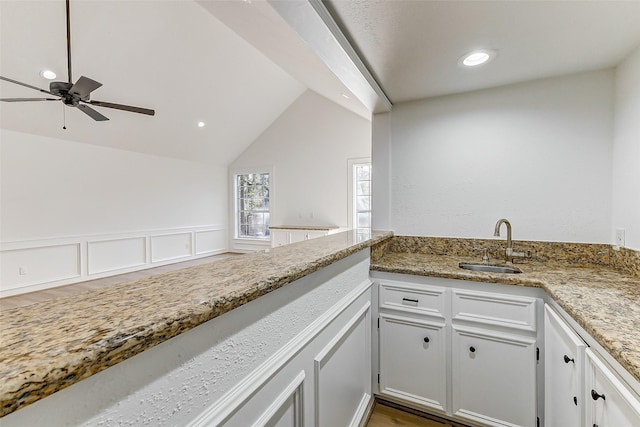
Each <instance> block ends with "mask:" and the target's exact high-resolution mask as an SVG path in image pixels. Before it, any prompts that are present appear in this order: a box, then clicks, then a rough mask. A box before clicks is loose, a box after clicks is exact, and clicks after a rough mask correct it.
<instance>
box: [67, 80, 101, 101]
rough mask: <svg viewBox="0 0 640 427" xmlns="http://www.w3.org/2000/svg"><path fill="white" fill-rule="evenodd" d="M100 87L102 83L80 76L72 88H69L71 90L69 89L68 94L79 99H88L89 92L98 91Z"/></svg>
mask: <svg viewBox="0 0 640 427" xmlns="http://www.w3.org/2000/svg"><path fill="white" fill-rule="evenodd" d="M100 86H102V83H99V82H97V81H95V80H91V79H90V78H88V77H85V76H80V78H79V79H78V81H77V82H76V83H75V84H74V85H73V86H71V89H69V93H70V94H72V95H77V96H79V97H80V98H81V99H85V98H88V97H89V94H90V93H91V92H93V91H94V90H96V89H98V88H99V87H100Z"/></svg>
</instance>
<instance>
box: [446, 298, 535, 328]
mask: <svg viewBox="0 0 640 427" xmlns="http://www.w3.org/2000/svg"><path fill="white" fill-rule="evenodd" d="M452 316H453V317H452V318H453V320H454V321H455V320H466V321H470V322H475V323H482V324H485V325H498V326H505V327H509V328H513V329H519V330H524V331H532V332H535V331H536V330H537V325H536V299H535V298H529V297H519V296H513V295H505V294H495V293H489V292H478V291H468V290H461V289H454V290H453V297H452Z"/></svg>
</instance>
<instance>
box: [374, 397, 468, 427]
mask: <svg viewBox="0 0 640 427" xmlns="http://www.w3.org/2000/svg"><path fill="white" fill-rule="evenodd" d="M431 418H433V419H431ZM398 426H401V427H466V426H463V425H462V424H458V423H454V422H450V421H445V420H439V419H437V417H431V416H430V415H426V414H421V413H420V412H418V411H413V410H411V409H406V408H404V409H400V407H399V406H398V405H394V404H392V403H390V402H379V401H378V402H376V403H375V404H374V407H373V411H372V413H371V416H370V417H369V421H368V422H367V425H366V427H398Z"/></svg>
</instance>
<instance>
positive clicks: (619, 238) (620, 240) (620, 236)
mask: <svg viewBox="0 0 640 427" xmlns="http://www.w3.org/2000/svg"><path fill="white" fill-rule="evenodd" d="M616 246H619V247H621V248H624V228H618V229H617V230H616Z"/></svg>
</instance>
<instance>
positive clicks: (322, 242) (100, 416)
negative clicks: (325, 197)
mask: <svg viewBox="0 0 640 427" xmlns="http://www.w3.org/2000/svg"><path fill="white" fill-rule="evenodd" d="M391 235H392V234H391V233H389V232H372V233H371V234H361V233H355V232H344V233H338V234H335V235H331V236H327V237H325V238H322V239H316V240H314V241H312V242H301V243H299V244H292V245H288V246H286V247H283V248H276V249H272V250H268V251H264V252H260V253H254V254H249V255H246V256H243V257H237V258H232V259H226V260H222V261H218V262H215V263H211V264H205V265H200V266H195V267H190V268H186V269H182V270H178V271H174V272H170V273H165V274H161V275H156V276H152V277H149V278H147V279H141V280H138V281H134V282H131V283H123V284H121V285H114V286H111V287H109V288H106V289H103V290H96V291H88V292H83V293H81V294H79V295H77V296H74V297H68V298H60V299H56V300H53V301H47V302H43V303H39V304H33V305H30V306H27V307H21V308H16V309H11V310H5V311H3V312H2V313H1V314H0V330H1V334H2V336H1V337H2V347H1V350H0V360H2V368H1V370H2V372H1V377H2V378H3V381H2V384H1V385H0V387H1V390H0V396H1V405H2V406H1V408H2V415H3V416H4V418H3V420H2V423H3V426H4V425H6V426H10V425H20V424H21V423H22V425H24V422H27V423H33V422H36V423H37V422H40V423H42V422H45V423H47V424H48V425H53V424H51V423H54V424H55V423H59V424H61V425H62V424H100V423H106V424H109V423H110V422H116V420H117V421H118V422H133V423H136V422H139V423H142V422H144V421H145V420H152V421H153V423H154V424H156V425H159V424H162V423H177V424H185V423H186V422H187V421H193V419H194V418H195V417H196V416H197V415H198V413H197V412H201V411H204V410H205V409H207V406H210V405H211V404H213V403H214V402H216V401H217V399H218V398H220V397H222V396H223V394H225V393H227V394H225V396H227V397H228V396H229V394H228V393H229V391H230V390H231V391H233V390H235V392H236V393H239V394H242V393H249V391H247V390H249V389H251V387H249V388H247V387H248V386H247V384H245V383H243V377H245V376H246V375H247V374H249V373H250V372H255V371H256V369H258V368H259V367H262V368H264V366H265V363H267V362H269V361H271V362H273V363H272V365H273V366H276V365H277V364H278V363H279V365H278V366H276V367H274V368H273V369H275V370H276V371H277V370H278V369H283V368H282V364H283V363H284V362H283V360H285V359H286V360H285V361H289V359H291V360H292V362H291V363H294V362H296V360H298V358H299V355H298V354H297V353H296V352H302V351H303V350H305V349H306V347H308V346H313V345H319V346H321V347H324V346H326V345H328V344H329V342H330V341H331V340H332V339H333V338H334V337H335V336H336V334H337V333H338V332H340V328H342V327H343V326H344V325H340V322H341V321H343V320H342V318H341V317H340V316H341V315H342V316H351V317H349V318H348V319H346V320H344V322H347V321H350V320H353V319H356V320H358V323H357V324H355V326H358V328H359V329H357V332H358V334H359V335H358V336H362V335H363V334H364V333H365V332H366V331H368V330H369V328H368V325H366V324H365V323H363V322H364V319H365V317H362V316H360V314H362V315H365V314H366V315H367V317H366V318H367V319H368V318H369V317H368V313H369V311H368V310H367V309H366V308H365V309H364V310H365V311H364V312H362V313H360V311H359V310H360V309H362V308H363V307H369V306H370V303H368V302H367V301H370V289H371V282H370V281H369V278H368V272H369V247H370V246H371V245H373V244H375V243H377V242H379V241H381V240H384V239H386V238H388V237H390V236H391ZM360 299H362V300H363V301H364V302H363V303H362V304H361V305H359V306H358V307H357V309H358V310H356V313H351V312H350V311H349V310H351V305H350V304H352V303H353V304H355V303H358V304H360ZM358 313H359V314H358ZM356 314H358V317H353V316H355V315H356ZM319 321H322V322H324V323H322V322H321V323H319ZM347 323H348V322H347ZM338 326H339V327H338ZM352 326H353V325H352ZM355 326H354V327H355ZM365 326H366V328H365ZM337 327H338V329H337V330H334V329H335V328H337ZM314 328H315V329H314ZM362 328H364V329H362ZM325 329H326V330H325ZM323 334H324V335H326V337H325V336H324V335H323ZM347 335H348V334H347ZM347 335H345V340H346V342H347V343H350V342H351V341H350V340H349V339H347V338H348V336H347ZM349 336H350V335H349ZM367 336H368V335H367ZM301 337H303V338H304V339H307V341H305V342H302V341H300V340H301V339H302V338H301ZM367 339H368V338H367ZM296 340H297V341H296ZM318 340H320V341H318ZM316 341H317V343H316ZM291 342H293V343H294V344H295V345H297V347H295V345H294V347H295V348H294V347H291ZM285 344H287V345H288V346H289V348H288V351H290V352H293V353H295V354H289V356H287V357H285V356H284V355H283V353H282V347H286V346H285ZM305 346H306V347H305ZM313 350H314V351H315V350H316V349H313ZM358 350H360V349H358ZM365 350H366V348H365ZM369 350H370V348H369ZM334 351H335V352H336V354H337V355H340V354H341V353H340V351H339V347H336V348H335V349H334ZM274 355H278V356H280V359H278V360H272V359H270V358H272V357H273V356H274ZM294 355H295V356H296V357H294ZM282 358H284V359H282ZM143 359H144V360H143ZM327 360H332V359H331V358H329V356H327ZM291 363H290V364H291ZM301 363H306V360H304V361H303V362H301ZM312 366H313V365H312ZM109 367H111V368H110V369H107V368H109ZM311 371H312V372H313V368H311ZM326 371H331V370H330V369H327V370H326ZM297 373H298V372H296V374H297ZM262 374H264V375H267V374H266V373H265V372H262ZM272 376H275V377H276V380H277V379H278V377H277V375H275V373H274V372H271V374H270V375H267V378H266V379H264V381H266V380H267V379H270V378H271V377H272ZM369 376H370V372H369V371H367V372H366V379H367V381H360V380H362V378H358V381H360V382H361V383H368V379H369ZM160 377H162V378H160ZM294 377H295V375H294ZM87 378H89V380H85V381H81V380H83V379H87ZM254 379H255V378H254ZM310 382H311V381H309V380H307V381H304V382H303V383H304V384H310ZM328 383H331V380H328ZM301 384H302V383H301ZM263 385H264V383H263V382H260V384H259V385H258V386H256V387H262V386H263ZM70 386H71V387H70ZM243 387H244V388H243ZM305 387H306V385H305ZM369 387H370V385H369ZM232 389H233V390H232ZM294 389H296V390H297V388H295V387H294ZM251 390H253V393H257V391H256V390H254V389H251ZM294 394H295V393H294ZM89 395H91V397H90V398H87V396H89ZM369 395H370V390H369ZM47 396H49V397H48V398H46V399H44V398H45V397H47ZM234 396H235V397H234V399H235V401H234V402H232V403H233V404H240V403H243V402H244V400H242V399H241V398H240V397H238V396H237V395H234ZM100 397H103V398H104V399H105V400H104V401H100ZM245 397H246V396H245ZM361 397H362V396H358V398H361ZM125 400H126V402H125ZM34 402H35V403H34ZM196 402H197V406H196ZM227 403H228V402H227ZM27 405H29V406H30V407H28V408H25V409H24V410H20V409H21V408H24V407H25V406H27ZM216 408H217V409H216V410H215V411H213V415H214V416H218V415H219V414H221V413H223V412H225V410H222V409H220V407H216ZM227 409H228V408H227ZM236 409H238V410H240V409H239V408H232V409H230V410H229V414H230V413H231V412H234V411H235V410H236ZM276 409H277V408H276ZM364 409H365V408H362V409H361V411H363V410H364ZM16 411H17V412H16ZM196 411H197V412H196ZM265 411H266V408H265ZM210 412H211V411H210ZM225 413H226V412H225ZM52 415H55V416H53V417H52ZM338 415H340V414H338ZM229 416H231V415H229ZM239 416H242V414H240V415H239ZM53 419H55V421H53ZM202 422H210V420H209V421H207V420H205V421H202ZM5 423H6V424H5ZM232 424H233V423H232ZM239 425H242V422H240V424H239Z"/></svg>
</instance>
